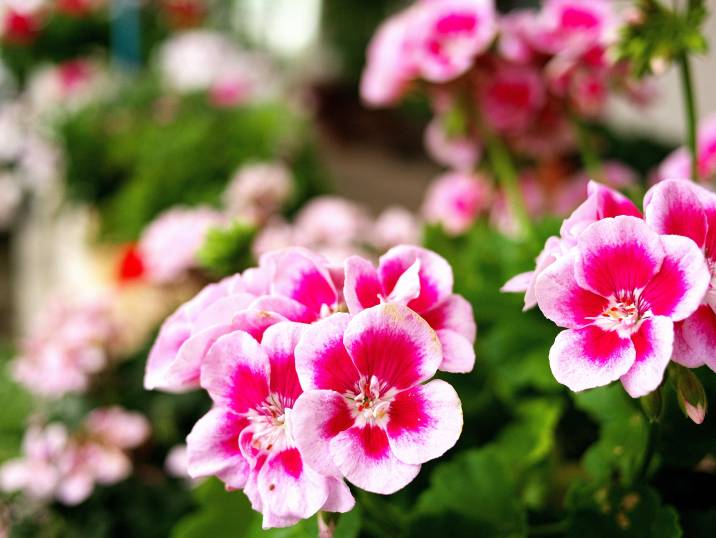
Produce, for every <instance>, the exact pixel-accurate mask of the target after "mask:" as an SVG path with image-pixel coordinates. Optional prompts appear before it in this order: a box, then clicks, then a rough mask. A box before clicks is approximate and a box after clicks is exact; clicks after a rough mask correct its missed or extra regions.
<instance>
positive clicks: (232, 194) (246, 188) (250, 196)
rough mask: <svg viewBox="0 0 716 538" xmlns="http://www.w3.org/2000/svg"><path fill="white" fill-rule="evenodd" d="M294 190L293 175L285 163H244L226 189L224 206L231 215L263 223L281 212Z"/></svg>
mask: <svg viewBox="0 0 716 538" xmlns="http://www.w3.org/2000/svg"><path fill="white" fill-rule="evenodd" d="M292 193H293V175H292V174H291V171H290V170H289V169H288V168H287V167H286V166H285V165H283V164H282V163H280V162H276V163H271V162H265V163H253V164H248V165H245V166H242V167H241V168H240V169H239V170H237V171H236V173H235V174H234V177H233V178H232V179H231V182H230V183H229V186H228V187H227V188H226V191H225V192H224V205H225V206H226V210H227V211H228V213H229V214H230V215H232V216H236V217H239V218H241V219H244V220H247V221H249V222H252V223H255V224H263V223H265V222H266V220H267V219H268V218H269V217H271V216H273V215H275V214H276V213H278V212H279V211H280V210H281V208H282V207H283V205H284V204H285V203H286V202H287V201H288V199H289V198H290V197H291V194H292Z"/></svg>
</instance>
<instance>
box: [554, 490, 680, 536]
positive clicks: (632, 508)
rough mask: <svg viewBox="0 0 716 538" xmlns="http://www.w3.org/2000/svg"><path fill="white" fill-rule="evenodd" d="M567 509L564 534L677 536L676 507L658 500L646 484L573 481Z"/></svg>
mask: <svg viewBox="0 0 716 538" xmlns="http://www.w3.org/2000/svg"><path fill="white" fill-rule="evenodd" d="M567 507H568V508H569V510H570V516H569V520H568V530H567V536H569V537H575V538H592V537H594V538H602V537H604V536H623V537H634V538H637V537H639V538H652V537H656V536H658V537H659V538H679V537H680V536H681V535H682V533H681V528H680V527H679V517H678V515H677V513H676V511H675V510H674V509H673V508H672V507H670V506H665V505H663V504H662V502H661V500H660V499H659V495H658V494H657V493H656V492H655V491H654V490H653V489H651V488H649V487H646V486H641V487H636V488H626V487H623V486H619V485H594V484H587V483H581V482H576V483H575V484H574V486H573V487H572V488H571V490H570V492H569V495H568V497H567Z"/></svg>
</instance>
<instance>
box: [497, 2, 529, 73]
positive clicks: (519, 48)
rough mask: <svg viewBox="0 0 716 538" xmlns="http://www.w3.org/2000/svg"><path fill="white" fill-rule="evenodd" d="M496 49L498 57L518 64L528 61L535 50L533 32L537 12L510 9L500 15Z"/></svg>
mask: <svg viewBox="0 0 716 538" xmlns="http://www.w3.org/2000/svg"><path fill="white" fill-rule="evenodd" d="M499 26H500V33H499V41H498V42H497V50H498V52H499V55H500V57H502V58H504V59H505V60H507V61H509V62H513V63H518V64H526V63H530V62H532V61H533V60H534V59H535V56H536V55H537V54H538V52H537V51H536V50H535V46H534V45H533V42H534V39H535V37H534V33H535V31H536V29H537V27H538V21H537V12H536V11H533V10H529V9H521V10H515V11H512V12H510V13H508V14H506V15H503V16H502V17H500V20H499Z"/></svg>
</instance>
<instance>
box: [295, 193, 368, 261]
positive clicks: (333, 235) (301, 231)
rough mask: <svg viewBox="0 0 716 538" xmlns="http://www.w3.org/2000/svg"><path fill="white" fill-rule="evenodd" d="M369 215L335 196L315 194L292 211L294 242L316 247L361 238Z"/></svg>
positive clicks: (349, 241) (342, 244)
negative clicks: (293, 217)
mask: <svg viewBox="0 0 716 538" xmlns="http://www.w3.org/2000/svg"><path fill="white" fill-rule="evenodd" d="M370 221H371V218H370V216H369V215H368V212H367V211H366V210H365V209H363V207H361V206H359V205H357V204H355V203H353V202H351V201H349V200H347V199H344V198H340V197H338V196H319V197H317V198H314V199H312V200H311V201H310V202H309V203H307V204H306V205H305V206H304V207H303V209H302V210H301V211H300V212H299V214H298V215H296V220H295V223H294V224H295V226H294V231H295V236H296V239H297V241H298V244H300V245H302V246H305V247H308V248H311V249H314V250H317V249H320V248H321V247H326V246H328V247H336V246H345V245H350V244H354V243H356V242H360V241H363V240H364V238H365V236H366V235H367V234H368V231H369V230H370Z"/></svg>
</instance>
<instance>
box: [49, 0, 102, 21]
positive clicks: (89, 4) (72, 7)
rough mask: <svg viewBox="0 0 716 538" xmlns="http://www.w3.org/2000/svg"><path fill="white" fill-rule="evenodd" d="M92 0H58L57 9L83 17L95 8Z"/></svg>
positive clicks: (66, 13)
mask: <svg viewBox="0 0 716 538" xmlns="http://www.w3.org/2000/svg"><path fill="white" fill-rule="evenodd" d="M93 4H94V2H93V1H92V0H56V2H55V9H57V11H59V12H60V13H64V14H65V15H71V16H73V17H83V16H85V15H87V14H88V13H90V12H91V11H92V10H93V9H94V5H93Z"/></svg>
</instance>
